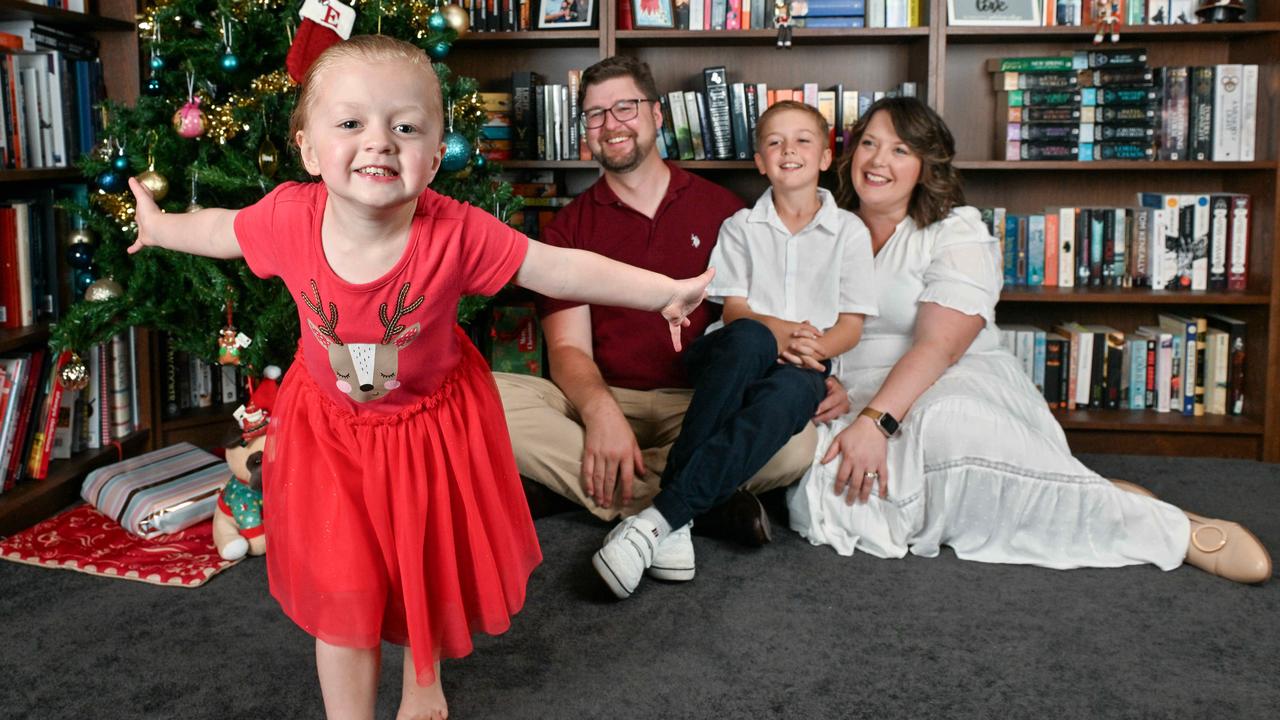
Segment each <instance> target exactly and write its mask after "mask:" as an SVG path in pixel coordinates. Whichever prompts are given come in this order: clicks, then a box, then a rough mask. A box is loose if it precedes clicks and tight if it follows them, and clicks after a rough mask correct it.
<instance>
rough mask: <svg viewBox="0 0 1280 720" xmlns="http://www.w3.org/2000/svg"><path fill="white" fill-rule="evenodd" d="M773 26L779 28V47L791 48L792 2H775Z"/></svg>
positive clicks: (776, 0)
mask: <svg viewBox="0 0 1280 720" xmlns="http://www.w3.org/2000/svg"><path fill="white" fill-rule="evenodd" d="M773 24H774V25H775V26H776V27H777V28H778V47H780V48H789V47H791V0H773Z"/></svg>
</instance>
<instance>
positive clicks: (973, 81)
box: [447, 0, 1280, 461]
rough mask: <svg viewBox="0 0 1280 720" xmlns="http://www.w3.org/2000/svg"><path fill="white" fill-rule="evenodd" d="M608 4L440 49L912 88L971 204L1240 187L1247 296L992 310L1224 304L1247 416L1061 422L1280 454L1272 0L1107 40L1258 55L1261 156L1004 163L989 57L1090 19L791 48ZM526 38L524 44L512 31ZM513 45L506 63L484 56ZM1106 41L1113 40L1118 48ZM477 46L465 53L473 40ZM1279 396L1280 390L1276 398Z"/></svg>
mask: <svg viewBox="0 0 1280 720" xmlns="http://www.w3.org/2000/svg"><path fill="white" fill-rule="evenodd" d="M618 1H619V0H601V2H600V5H599V13H598V14H599V16H600V28H601V29H600V31H599V35H598V37H599V44H598V45H597V46H595V47H592V46H591V45H590V42H589V39H588V38H581V37H570V36H566V37H563V38H560V37H548V36H559V35H560V33H559V32H557V31H539V32H536V33H496V34H494V35H497V36H505V37H494V38H492V39H491V38H487V37H486V34H485V33H472V34H471V35H469V36H468V37H467V38H464V39H463V40H462V41H460V42H459V43H458V47H459V51H458V52H457V53H455V54H453V55H451V56H450V58H448V60H447V61H448V62H449V63H450V65H451V66H452V67H453V69H454V70H455V71H456V72H459V73H461V74H465V75H470V76H472V77H475V78H477V79H478V80H479V82H480V85H481V89H483V90H504V89H509V87H510V84H509V83H510V77H511V72H512V71H514V70H530V69H532V70H535V71H537V72H540V73H542V74H543V75H545V76H546V77H547V78H549V79H550V78H556V79H552V80H550V81H551V82H557V81H560V82H562V80H558V79H559V78H563V77H564V76H565V74H566V73H567V71H568V70H570V69H582V68H585V67H587V66H588V65H590V64H592V63H594V62H596V61H597V60H600V59H602V58H604V57H607V56H609V55H613V54H619V53H621V54H627V55H632V56H635V57H639V58H640V59H642V60H645V61H646V62H648V63H649V65H650V67H651V68H652V70H653V72H654V79H655V80H656V81H657V85H658V89H659V91H662V92H667V91H670V90H675V89H694V88H700V87H701V71H702V68H704V67H710V66H714V65H723V66H725V67H726V68H727V69H728V72H729V78H730V81H731V82H736V81H744V82H764V83H768V84H769V85H771V86H779V87H796V86H798V85H800V84H801V83H804V82H816V83H818V85H819V87H822V88H828V87H831V86H833V85H835V84H838V83H839V84H843V85H844V86H845V87H847V88H856V89H859V90H870V89H887V88H890V87H894V86H896V85H898V84H899V83H901V82H904V81H912V82H915V83H917V86H918V88H919V95H920V97H921V98H923V99H925V100H927V101H928V102H929V103H930V105H932V106H933V107H934V108H935V109H936V110H938V111H939V113H941V114H942V116H943V117H944V118H945V119H946V120H947V123H948V125H949V126H950V127H951V130H952V132H953V133H954V135H955V137H956V145H957V158H956V165H957V166H958V168H959V169H960V170H961V172H962V174H963V177H964V182H965V191H966V195H967V196H968V201H969V202H970V204H973V205H977V206H988V207H994V206H1002V207H1007V208H1008V209H1009V210H1010V211H1012V212H1021V213H1029V212H1033V211H1034V212H1039V211H1042V210H1043V209H1044V208H1045V207H1048V206H1055V205H1059V206H1060V205H1074V206H1083V207H1087V206H1090V205H1097V206H1114V205H1116V204H1122V203H1123V202H1124V201H1123V200H1118V198H1129V197H1133V193H1136V192H1138V191H1139V190H1148V191H1160V192H1189V191H1191V190H1193V189H1194V190H1200V191H1212V192H1218V191H1223V192H1245V193H1248V194H1250V195H1251V196H1252V198H1253V237H1252V238H1251V239H1250V251H1249V252H1250V254H1249V266H1250V269H1249V280H1248V284H1249V289H1248V291H1247V292H1229V293H1204V292H1201V293H1174V292H1153V291H1150V290H1136V289H1107V290H1103V289H1097V288H1091V289H1074V288H1072V289H1059V288H1035V289H1032V288H1009V289H1007V290H1006V291H1005V292H1004V293H1003V295H1002V301H1001V304H1000V307H999V309H998V319H999V321H1000V322H1004V323H1033V324H1036V325H1040V326H1049V325H1052V324H1054V323H1057V322H1060V321H1065V320H1079V321H1081V322H1088V323H1106V324H1110V325H1113V326H1114V327H1116V328H1117V329H1119V330H1122V331H1125V332H1128V331H1132V330H1133V329H1135V328H1136V327H1137V326H1138V325H1146V324H1152V323H1154V322H1155V318H1156V315H1157V314H1158V313H1161V312H1176V313H1182V314H1195V313H1202V312H1213V311H1220V312H1223V313H1225V314H1227V315H1231V316H1233V317H1239V318H1240V319H1243V320H1245V321H1246V322H1248V324H1249V330H1248V332H1249V335H1248V341H1247V347H1248V350H1247V352H1248V370H1247V373H1248V376H1247V378H1246V385H1247V387H1248V389H1247V390H1246V401H1245V404H1246V412H1247V415H1246V416H1244V417H1215V416H1209V417H1201V418H1189V417H1184V416H1182V415H1175V414H1159V413H1129V412H1126V411H1113V412H1110V413H1102V412H1098V411H1088V412H1073V413H1064V414H1062V415H1060V416H1059V417H1060V419H1061V421H1062V424H1063V426H1064V428H1066V431H1067V436H1068V438H1069V440H1070V442H1071V443H1072V447H1073V448H1075V449H1076V450H1077V451H1088V450H1100V451H1106V452H1133V453H1158V454H1169V455H1203V456H1231V457H1249V458H1255V459H1265V460H1271V461H1280V393H1275V392H1268V389H1271V388H1280V283H1276V282H1273V281H1272V278H1273V277H1277V276H1280V255H1278V254H1277V253H1276V252H1275V251H1274V248H1275V242H1276V237H1277V233H1278V232H1280V219H1278V217H1277V215H1278V214H1277V205H1278V204H1280V203H1278V199H1280V195H1278V188H1280V147H1278V144H1277V140H1276V137H1275V128H1276V127H1277V125H1280V96H1278V95H1277V93H1276V92H1275V89H1276V88H1280V60H1278V58H1280V4H1277V3H1258V13H1259V18H1258V21H1256V22H1250V23H1233V24H1217V25H1173V26H1138V27H1122V28H1120V42H1119V43H1118V44H1117V45H1116V47H1143V48H1146V49H1147V51H1148V56H1149V64H1150V65H1152V66H1159V65H1211V64H1219V63H1226V62H1234V63H1257V64H1258V65H1259V66H1260V67H1261V70H1262V72H1261V76H1260V78H1259V114H1258V119H1257V128H1258V136H1257V158H1258V159H1257V160H1255V161H1254V162H1247V163H1244V162H1236V163H1216V162H1006V161H1003V160H998V159H996V158H997V154H996V152H995V148H994V144H995V143H994V137H995V127H994V122H995V93H994V91H993V90H992V88H991V78H990V75H989V74H988V73H987V71H986V67H985V63H986V60H987V58H991V57H1006V56H1017V55H1043V54H1057V53H1059V52H1062V51H1067V50H1086V49H1089V48H1092V47H1093V45H1092V42H1091V41H1092V38H1093V34H1094V30H1093V28H1092V27H1084V28H1068V27H1048V28H1021V27H949V26H948V25H947V3H946V2H945V0H924V5H925V7H924V8H923V16H924V17H923V22H924V26H923V27H918V28H901V29H880V28H876V29H870V28H868V29H848V30H843V29H814V30H809V29H804V28H796V29H795V30H794V32H793V37H792V47H791V48H789V49H778V48H776V47H775V38H776V32H775V31H774V30H737V31H700V32H699V31H679V30H653V29H643V30H617V29H615V21H614V18H615V17H616V14H615V8H616V2H618ZM513 35H518V36H522V37H521V38H520V39H517V38H514V37H510V36H513ZM495 44H498V45H503V46H504V47H512V48H513V53H512V54H510V56H509V57H508V56H506V55H499V54H496V53H492V52H488V49H489V48H492V47H493V46H494V45H495ZM1104 46H1106V47H1112V45H1111V43H1109V42H1108V43H1105V44H1104ZM468 47H469V48H474V49H475V50H477V51H479V50H484V51H485V52H469V51H468V50H467V48H468ZM679 164H680V165H681V166H682V167H684V168H686V169H688V170H690V171H693V172H698V173H704V174H706V175H707V177H709V178H710V179H712V180H714V181H715V182H717V183H720V184H722V185H724V186H726V187H728V188H730V189H732V190H734V191H735V192H737V193H738V194H739V195H740V196H741V197H742V198H743V200H744V201H746V202H748V203H749V202H753V201H754V200H755V198H756V197H757V196H758V194H759V193H760V192H761V191H762V190H763V189H764V186H765V185H764V181H763V180H762V179H760V177H759V175H758V173H757V172H756V170H755V168H754V166H753V165H752V163H750V162H746V161H740V160H730V161H724V160H720V161H692V162H680V163H679ZM502 165H503V166H504V167H506V168H509V169H512V170H517V171H520V170H548V169H549V170H553V171H555V172H556V173H557V175H559V176H562V177H563V178H564V181H565V184H566V185H567V186H568V187H570V189H571V190H573V191H577V190H581V189H582V188H584V187H586V186H587V185H589V184H590V183H591V182H592V181H594V180H595V179H596V177H598V175H599V170H598V168H597V167H596V165H595V164H594V163H590V162H582V161H576V160H575V161H566V162H560V163H541V162H534V161H518V162H505V163H502ZM1273 396H1274V397H1273Z"/></svg>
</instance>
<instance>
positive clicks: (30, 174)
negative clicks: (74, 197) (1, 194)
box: [0, 168, 82, 183]
mask: <svg viewBox="0 0 1280 720" xmlns="http://www.w3.org/2000/svg"><path fill="white" fill-rule="evenodd" d="M81 177H82V176H81V174H80V171H79V170H78V169H76V168H40V169H38V170H0V183H28V182H56V181H58V180H79V179H81Z"/></svg>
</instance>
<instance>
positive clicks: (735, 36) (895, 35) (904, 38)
mask: <svg viewBox="0 0 1280 720" xmlns="http://www.w3.org/2000/svg"><path fill="white" fill-rule="evenodd" d="M614 37H615V39H616V40H617V43H618V45H619V46H620V47H646V46H648V47H665V46H671V45H699V46H705V45H758V46H768V47H775V46H776V44H777V41H778V31H777V30H708V31H692V30H618V31H617V32H616V33H615V34H614ZM928 39H929V28H927V27H918V28H851V29H845V28H813V29H808V28H794V29H793V30H792V34H791V42H792V45H793V46H796V45H857V44H867V45H885V44H892V43H910V42H917V41H925V42H927V41H928ZM779 51H780V52H786V50H784V49H780V50H779Z"/></svg>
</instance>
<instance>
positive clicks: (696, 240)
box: [689, 235, 702, 247]
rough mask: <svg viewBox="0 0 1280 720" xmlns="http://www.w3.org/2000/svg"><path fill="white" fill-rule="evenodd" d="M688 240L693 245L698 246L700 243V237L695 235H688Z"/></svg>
mask: <svg viewBox="0 0 1280 720" xmlns="http://www.w3.org/2000/svg"><path fill="white" fill-rule="evenodd" d="M689 242H690V243H692V244H693V246H694V247H698V246H699V245H701V244H702V238H700V237H698V236H697V235H690V236H689Z"/></svg>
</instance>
